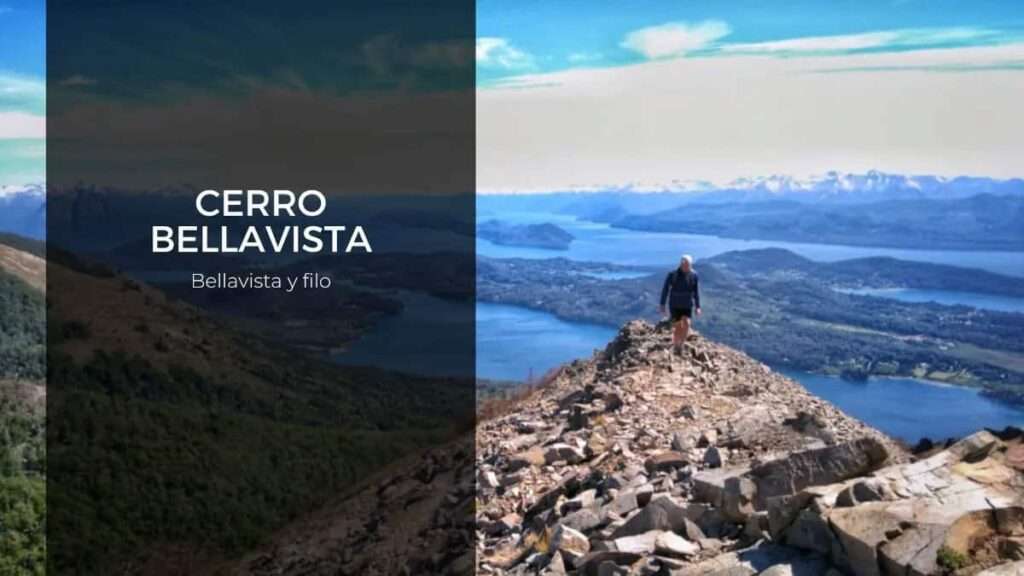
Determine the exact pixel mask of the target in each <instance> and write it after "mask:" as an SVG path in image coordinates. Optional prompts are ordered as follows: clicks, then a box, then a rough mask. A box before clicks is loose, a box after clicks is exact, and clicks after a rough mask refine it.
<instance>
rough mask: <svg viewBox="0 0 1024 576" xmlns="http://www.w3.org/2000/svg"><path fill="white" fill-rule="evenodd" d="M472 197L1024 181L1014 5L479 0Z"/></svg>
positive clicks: (1022, 13) (916, 0)
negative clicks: (792, 184) (758, 182)
mask: <svg viewBox="0 0 1024 576" xmlns="http://www.w3.org/2000/svg"><path fill="white" fill-rule="evenodd" d="M477 27H478V29H477V43H476V63H477V87H478V88H477V183H478V189H480V190H481V191H484V192H487V191H500V192H541V191H549V190H566V189H576V190H586V189H601V188H608V187H614V188H623V187H625V188H633V189H654V190H663V189H688V188H692V187H694V186H700V185H704V184H706V183H708V182H712V183H715V184H727V183H729V182H731V181H733V180H735V179H739V178H746V177H759V176H771V175H786V176H795V177H807V176H814V175H819V174H823V173H825V172H828V171H831V170H838V171H845V172H864V171H867V170H872V169H878V170H883V171H887V172H896V173H906V174H936V175H941V176H957V175H962V174H970V175H977V176H989V177H996V178H1006V177H1020V176H1024V165H1022V164H1021V163H1020V161H1019V159H1020V158H1022V157H1024V143H1022V140H1024V139H1022V138H1020V134H1022V133H1024V114H1021V113H1020V102H1021V101H1024V2H1021V1H1020V0H1005V1H993V0H975V1H954V0H885V1H877V0H874V1H873V0H856V1H853V0H827V1H826V0H820V1H818V0H813V1H812V0H788V1H787V0H783V1H775V2H766V1H763V0H731V1H723V0H690V1H683V0H678V1H653V0H636V1H631V2H610V1H609V2H582V1H571V2H570V1H564V2H558V1H539V0H525V1H519V2H504V1H495V0H481V1H480V2H479V3H478V14H477Z"/></svg>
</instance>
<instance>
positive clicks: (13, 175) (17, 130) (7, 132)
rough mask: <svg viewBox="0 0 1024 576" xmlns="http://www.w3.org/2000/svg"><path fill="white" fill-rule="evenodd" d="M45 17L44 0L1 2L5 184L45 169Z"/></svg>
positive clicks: (1, 165) (0, 143) (29, 179)
mask: <svg viewBox="0 0 1024 576" xmlns="http://www.w3.org/2000/svg"><path fill="white" fill-rule="evenodd" d="M45 38H46V17H45V3H44V2H42V1H41V0H36V1H29V2H25V1H22V0H17V1H12V0H0V186H5V185H23V184H28V183H36V182H42V181H43V179H44V177H45V170H46V158H45V156H46V151H45V134H46V121H45V114H46V43H45Z"/></svg>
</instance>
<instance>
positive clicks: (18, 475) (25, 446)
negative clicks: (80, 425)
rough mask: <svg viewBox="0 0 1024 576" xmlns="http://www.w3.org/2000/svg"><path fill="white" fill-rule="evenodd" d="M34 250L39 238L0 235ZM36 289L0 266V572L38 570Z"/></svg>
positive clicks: (40, 463)
mask: <svg viewBox="0 0 1024 576" xmlns="http://www.w3.org/2000/svg"><path fill="white" fill-rule="evenodd" d="M0 244H4V245H7V246H10V247H13V248H16V249H19V250H24V251H26V252H32V253H34V254H37V255H38V254H39V253H42V251H43V248H42V244H41V243H39V242H36V241H32V240H26V239H23V238H20V237H17V236H11V235H7V234H0ZM45 320H46V318H45V303H44V299H43V296H42V294H40V293H39V292H38V291H36V290H35V289H34V288H32V287H31V286H30V285H29V284H27V283H25V282H24V281H22V280H21V279H20V278H18V277H16V276H14V275H13V274H10V273H8V272H6V271H5V270H3V269H2V268H0V575H3V576H23V575H25V576H27V575H42V574H45V573H46V570H45V567H46V480H45V478H46V428H45V426H46V410H45V406H44V403H43V398H44V395H43V393H42V389H43V388H42V386H43V385H42V380H43V378H45V374H46V371H45V366H46V329H45Z"/></svg>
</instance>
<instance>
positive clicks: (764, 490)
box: [750, 437, 889, 509]
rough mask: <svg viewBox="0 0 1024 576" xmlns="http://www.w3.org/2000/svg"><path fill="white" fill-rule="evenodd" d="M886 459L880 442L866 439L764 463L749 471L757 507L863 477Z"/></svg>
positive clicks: (886, 454)
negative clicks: (802, 491) (812, 487)
mask: <svg viewBox="0 0 1024 576" xmlns="http://www.w3.org/2000/svg"><path fill="white" fill-rule="evenodd" d="M888 456H889V453H888V450H887V449H886V448H885V446H884V445H883V444H882V443H881V442H879V441H878V440H876V439H874V438H870V437H866V438H860V439H858V440H854V441H852V442H846V443H843V444H836V445H834V446H827V447H825V448H819V449H817V450H807V451H804V452H796V453H794V454H791V455H789V456H788V457H785V458H780V459H778V460H771V461H769V462H765V463H763V464H761V465H759V466H755V467H754V468H753V469H752V470H751V471H750V475H751V477H752V479H753V480H754V483H755V484H756V485H757V507H758V509H764V508H765V507H766V501H767V499H769V498H772V497H777V496H785V495H789V494H796V493H797V492H799V491H800V490H803V489H804V488H806V487H808V486H820V485H825V484H834V483H836V482H841V481H843V480H847V479H849V478H853V477H855V476H861V475H864V474H867V473H868V472H871V471H873V470H876V469H878V468H879V467H880V466H881V465H882V464H883V463H884V462H885V461H886V459H887V458H888Z"/></svg>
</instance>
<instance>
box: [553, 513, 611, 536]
mask: <svg viewBox="0 0 1024 576" xmlns="http://www.w3.org/2000/svg"><path fill="white" fill-rule="evenodd" d="M561 523H562V524H564V525H566V526H568V527H570V528H572V529H573V530H579V531H580V532H590V531H591V530H593V529H595V528H597V527H599V526H601V525H602V524H603V523H604V521H603V519H602V517H601V516H600V515H599V514H598V513H597V512H595V511H594V510H592V509H590V508H584V509H582V510H577V511H575V512H573V513H571V514H568V515H566V516H565V517H564V518H562V521H561Z"/></svg>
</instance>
